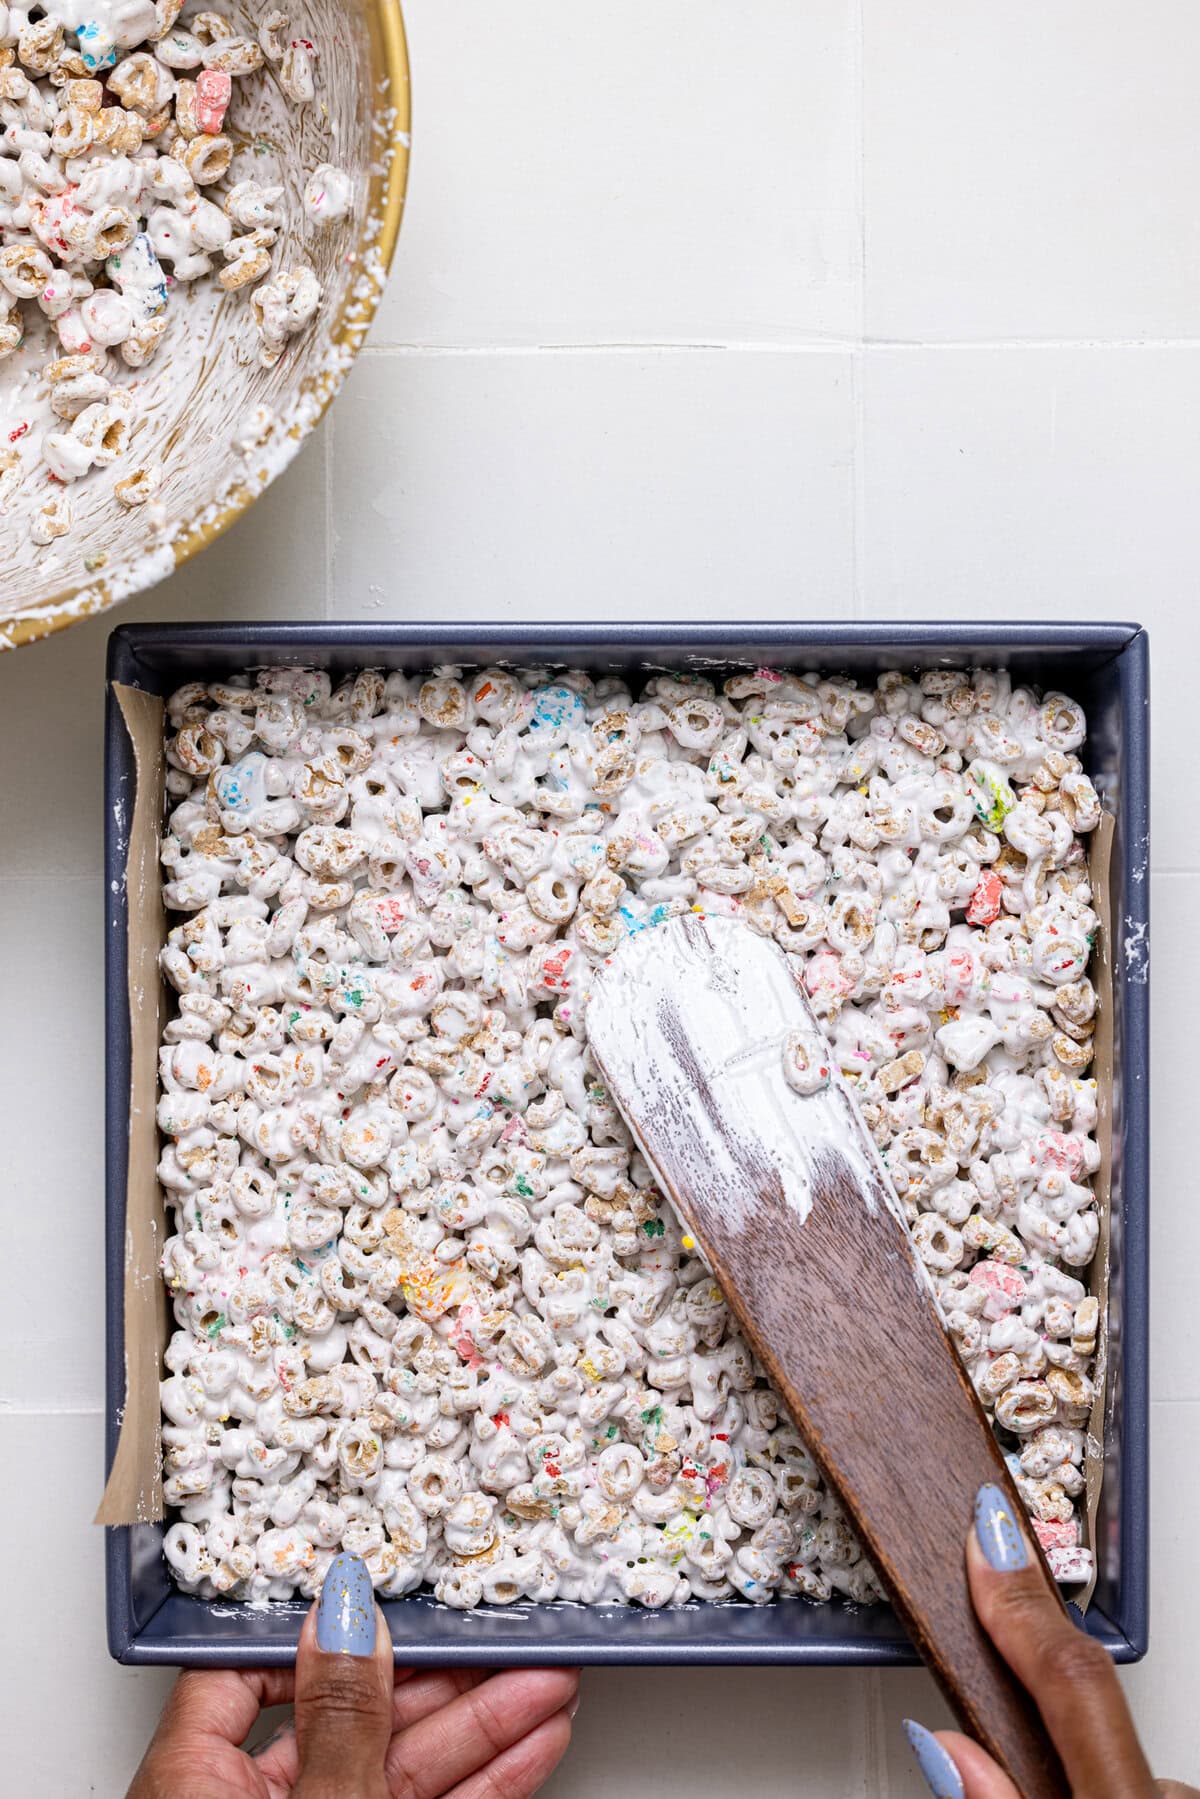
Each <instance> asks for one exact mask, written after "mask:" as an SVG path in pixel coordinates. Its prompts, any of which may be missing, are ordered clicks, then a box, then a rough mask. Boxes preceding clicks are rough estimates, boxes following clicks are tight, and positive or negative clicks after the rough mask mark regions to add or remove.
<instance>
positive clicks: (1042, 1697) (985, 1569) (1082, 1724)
mask: <svg viewBox="0 0 1200 1799" xmlns="http://www.w3.org/2000/svg"><path fill="white" fill-rule="evenodd" d="M967 1580H968V1582H969V1583H970V1588H971V1598H972V1600H973V1602H974V1605H975V1610H976V1613H977V1614H978V1617H979V1621H980V1623H981V1624H982V1625H983V1627H984V1629H985V1630H986V1631H987V1633H988V1635H989V1636H990V1637H991V1639H992V1641H993V1643H994V1644H995V1645H996V1647H997V1649H998V1650H999V1651H1000V1653H1001V1655H1002V1656H1003V1657H1004V1659H1005V1661H1006V1662H1007V1663H1008V1665H1009V1667H1010V1668H1011V1669H1012V1670H1013V1673H1014V1674H1015V1675H1016V1676H1017V1678H1018V1679H1019V1680H1020V1681H1021V1683H1022V1685H1023V1686H1024V1687H1025V1688H1026V1689H1027V1690H1028V1692H1029V1693H1030V1694H1031V1695H1032V1697H1033V1699H1034V1701H1035V1702H1036V1704H1037V1707H1038V1710H1039V1711H1040V1712H1041V1714H1042V1721H1043V1722H1044V1724H1045V1726H1046V1729H1047V1730H1048V1731H1049V1733H1050V1736H1051V1737H1052V1738H1053V1741H1054V1746H1055V1748H1056V1749H1057V1750H1058V1753H1059V1755H1060V1756H1061V1757H1062V1761H1063V1766H1064V1768H1065V1769H1066V1771H1067V1775H1068V1777H1069V1778H1070V1781H1071V1785H1072V1789H1073V1791H1074V1792H1076V1793H1087V1794H1088V1795H1089V1796H1090V1799H1103V1796H1105V1795H1110V1794H1111V1795H1113V1799H1144V1796H1146V1799H1148V1796H1149V1795H1152V1794H1153V1793H1154V1791H1155V1787H1154V1783H1153V1781H1152V1780H1151V1778H1150V1770H1149V1768H1148V1767H1147V1766H1146V1762H1145V1758H1144V1756H1143V1755H1142V1750H1141V1745H1140V1744H1139V1742H1138V1739H1137V1733H1136V1731H1135V1730H1134V1727H1133V1720H1132V1718H1131V1717H1130V1715H1129V1707H1128V1706H1127V1705H1126V1703H1125V1696H1124V1694H1123V1693H1122V1691H1121V1686H1120V1683H1119V1681H1118V1679H1117V1674H1116V1669H1115V1668H1114V1667H1113V1665H1112V1662H1111V1661H1110V1660H1109V1657H1108V1654H1107V1652H1106V1651H1105V1650H1104V1648H1103V1647H1102V1646H1101V1644H1099V1643H1098V1642H1096V1640H1095V1638H1094V1637H1089V1636H1088V1635H1087V1633H1086V1632H1085V1631H1083V1630H1081V1629H1079V1627H1078V1626H1077V1625H1076V1624H1074V1623H1073V1622H1072V1620H1071V1617H1070V1615H1069V1614H1068V1612H1067V1609H1066V1607H1065V1606H1064V1605H1063V1603H1062V1600H1061V1599H1060V1598H1059V1596H1058V1591H1057V1589H1056V1588H1055V1587H1054V1586H1053V1585H1052V1584H1051V1581H1050V1578H1049V1576H1048V1574H1047V1572H1046V1570H1045V1568H1044V1567H1043V1565H1042V1562H1041V1560H1040V1558H1039V1557H1038V1556H1037V1555H1036V1554H1035V1553H1034V1551H1033V1548H1032V1546H1031V1545H1030V1543H1029V1539H1028V1537H1027V1536H1026V1534H1025V1531H1024V1530H1023V1528H1022V1527H1021V1525H1020V1523H1019V1522H1018V1520H1017V1518H1016V1516H1015V1515H1014V1513H1013V1511H1012V1510H1011V1509H1010V1508H1009V1504H1008V1499H1007V1497H1006V1495H1005V1494H1004V1493H1003V1492H1002V1491H1001V1490H1000V1489H999V1488H998V1487H994V1486H991V1485H988V1486H984V1487H981V1488H980V1489H979V1495H978V1498H977V1499H976V1502H975V1529H974V1530H973V1531H972V1532H970V1534H969V1536H968V1538H967ZM956 1759H957V1758H956ZM960 1765H961V1764H960ZM980 1791H981V1792H982V1791H983V1789H982V1788H980Z"/></svg>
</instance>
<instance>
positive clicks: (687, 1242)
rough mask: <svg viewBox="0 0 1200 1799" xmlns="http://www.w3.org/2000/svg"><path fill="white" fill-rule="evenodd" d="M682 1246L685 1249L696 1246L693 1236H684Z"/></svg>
mask: <svg viewBox="0 0 1200 1799" xmlns="http://www.w3.org/2000/svg"><path fill="white" fill-rule="evenodd" d="M683 1247H684V1248H685V1249H695V1247H696V1239H695V1237H685V1238H684V1239H683Z"/></svg>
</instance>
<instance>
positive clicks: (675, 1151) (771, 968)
mask: <svg viewBox="0 0 1200 1799" xmlns="http://www.w3.org/2000/svg"><path fill="white" fill-rule="evenodd" d="M623 959H624V960H623ZM614 976H615V977H616V978H613V977H614ZM793 1029H796V1030H799V1031H801V1032H802V1033H807V1034H808V1035H807V1041H808V1042H810V1043H811V1044H812V1045H813V1046H814V1048H815V1050H816V1061H817V1068H816V1079H817V1082H818V1083H821V1082H826V1083H827V1084H826V1085H825V1086H824V1087H823V1088H822V1089H821V1090H820V1091H818V1092H814V1093H811V1094H808V1093H806V1094H805V1095H804V1096H801V1095H800V1094H799V1093H797V1092H796V1091H794V1090H792V1088H791V1087H790V1086H789V1084H788V1082H787V1081H786V1080H785V1078H784V1076H783V1074H782V1072H781V1071H782V1045H783V1044H784V1042H785V1041H789V1040H790V1036H791V1032H792V1031H793ZM588 1031H589V1036H590V1039H591V1044H592V1051H593V1054H594V1055H595V1056H596V1059H597V1061H598V1062H599V1064H600V1068H601V1072H602V1073H603V1075H604V1077H605V1080H606V1083H607V1085H608V1088H609V1091H610V1092H611V1094H612V1096H613V1098H614V1099H615V1100H616V1103H617V1105H618V1106H619V1107H620V1109H621V1111H622V1113H623V1115H624V1117H625V1119H626V1121H627V1123H628V1124H629V1127H630V1129H631V1131H632V1132H633V1135H634V1137H635V1138H636V1139H637V1142H638V1144H639V1146H640V1147H641V1149H642V1151H643V1153H644V1155H645V1156H646V1159H647V1161H648V1162H649V1163H650V1165H651V1167H652V1168H653V1170H654V1172H655V1175H656V1177H657V1179H658V1181H659V1184H660V1186H661V1187H662V1189H663V1191H664V1192H665V1193H666V1194H667V1195H668V1197H669V1198H670V1200H671V1201H672V1203H673V1204H674V1206H675V1209H676V1211H677V1212H678V1213H679V1216H680V1218H681V1219H682V1220H683V1223H684V1225H685V1227H686V1229H687V1230H689V1231H690V1232H691V1233H692V1235H693V1236H694V1237H695V1238H696V1239H697V1240H698V1242H699V1244H700V1246H701V1248H702V1250H703V1252H704V1254H705V1257H706V1260H707V1261H708V1264H709V1266H710V1267H711V1269H712V1272H713V1274H714V1275H715V1277H716V1279H717V1280H718V1281H719V1282H720V1284H721V1286H722V1288H723V1289H724V1292H725V1296H726V1298H727V1300H728V1302H729V1305H730V1307H731V1309H732V1310H733V1312H734V1313H735V1314H736V1316H737V1318H738V1321H739V1323H740V1325H741V1327H742V1330H743V1331H744V1333H745V1335H746V1337H747V1339H748V1341H749V1342H750V1344H751V1345H752V1347H753V1349H754V1351H755V1353H756V1354H757V1356H758V1358H759V1360H760V1361H761V1363H762V1364H763V1366H764V1368H765V1369H766V1370H767V1372H768V1374H769V1375H770V1377H771V1380H772V1382H773V1383H774V1386H775V1388H776V1391H777V1392H778V1393H779V1395H780V1397H781V1398H782V1399H783V1401H784V1403H785V1404H786V1405H787V1407H788V1409H789V1410H790V1412H791V1414H792V1416H793V1418H794V1419H795V1421H796V1424H797V1426H798V1428H799V1430H800V1432H801V1434H802V1435H803V1437H804V1439H805V1442H806V1443H807V1445H808V1447H809V1449H810V1451H811V1452H812V1455H813V1457H814V1459H815V1461H816V1462H817V1464H818V1466H819V1467H820V1469H821V1471H822V1473H823V1474H824V1475H825V1477H826V1479H827V1481H828V1482H829V1484H830V1486H831V1487H832V1488H833V1490H834V1491H835V1492H836V1494H837V1496H838V1498H839V1500H840V1502H841V1504H842V1505H843V1507H844V1508H845V1511H846V1513H847V1514H848V1517H849V1519H850V1521H851V1523H852V1524H853V1527H854V1530H855V1532H856V1533H857V1535H858V1537H859V1540H860V1541H861V1542H862V1544H863V1545H864V1547H865V1549H866V1551H867V1554H868V1556H869V1557H870V1560H871V1562H872V1564H873V1566H874V1567H875V1568H876V1570H877V1571H878V1574H879V1577H880V1579H881V1580H882V1581H883V1584H884V1586H885V1587H886V1589H887V1591H888V1593H889V1595H890V1597H891V1600H892V1603H893V1605H894V1606H895V1608H896V1611H897V1613H898V1614H899V1616H900V1618H901V1620H902V1621H903V1623H904V1625H905V1628H906V1629H907V1631H908V1633H909V1635H910V1637H911V1638H912V1641H913V1643H914V1645H915V1647H916V1648H917V1649H918V1651H919V1652H920V1654H921V1655H922V1656H923V1657H924V1659H925V1661H926V1662H927V1664H928V1665H929V1668H930V1669H931V1671H932V1673H933V1674H934V1676H935V1677H936V1679H937V1680H938V1681H939V1683H940V1684H941V1686H942V1688H943V1690H944V1691H945V1693H946V1696H947V1698H948V1699H949V1701H950V1703H951V1705H952V1706H953V1708H954V1710H955V1712H956V1713H957V1715H958V1717H959V1718H960V1719H961V1721H962V1723H963V1725H964V1727H965V1728H966V1729H967V1730H968V1731H969V1732H970V1734H971V1735H972V1736H973V1737H975V1738H976V1740H977V1741H978V1742H980V1743H981V1744H982V1745H983V1747H984V1748H985V1749H986V1750H987V1751H988V1752H989V1753H990V1754H991V1755H992V1756H993V1757H994V1758H995V1760H996V1761H997V1762H998V1763H999V1764H1000V1766H1001V1767H1002V1768H1003V1769H1004V1770H1005V1771H1006V1772H1007V1773H1008V1774H1009V1776H1010V1777H1011V1779H1012V1780H1013V1781H1014V1782H1015V1783H1016V1785H1017V1787H1018V1788H1019V1790H1020V1792H1021V1793H1022V1794H1023V1795H1024V1799H1067V1795H1068V1793H1069V1788H1068V1785H1067V1781H1066V1777H1065V1775H1064V1773H1063V1769H1062V1766H1061V1763H1060V1761H1059V1758H1058V1755H1057V1753H1056V1751H1055V1749H1054V1746H1053V1744H1052V1743H1051V1742H1050V1739H1049V1737H1048V1736H1047V1734H1046V1731H1045V1728H1044V1726H1043V1725H1042V1722H1041V1720H1040V1718H1039V1716H1038V1714H1037V1711H1036V1709H1035V1707H1034V1705H1033V1703H1032V1701H1031V1700H1030V1698H1029V1695H1028V1694H1027V1693H1026V1692H1025V1690H1024V1688H1023V1687H1021V1685H1020V1684H1019V1682H1018V1681H1017V1680H1016V1679H1015V1677H1014V1676H1013V1674H1012V1672H1011V1671H1010V1669H1009V1668H1008V1666H1007V1664H1006V1663H1005V1662H1004V1661H1003V1659H1002V1658H1001V1657H1000V1655H999V1654H998V1653H997V1651H996V1650H995V1649H994V1648H993V1646H992V1644H991V1642H990V1640H989V1639H988V1637H987V1636H986V1635H985V1633H984V1631H983V1630H982V1629H981V1627H980V1625H979V1622H978V1620H977V1618H976V1616H975V1612H974V1609H973V1607H972V1605H971V1598H970V1593H969V1591H968V1588H967V1581H966V1570H965V1564H964V1559H963V1557H964V1537H965V1534H966V1531H967V1529H968V1526H969V1523H970V1520H971V1517H972V1513H973V1509H974V1503H975V1497H976V1494H977V1492H978V1490H979V1488H980V1487H981V1486H982V1485H983V1484H984V1483H985V1482H991V1483H992V1484H993V1485H995V1486H997V1487H998V1488H1000V1490H1001V1491H1002V1493H1003V1494H1004V1495H1005V1497H1006V1498H1007V1500H1008V1503H1009V1505H1010V1506H1011V1508H1012V1515H1013V1517H1014V1519H1017V1518H1019V1517H1020V1516H1021V1504H1020V1498H1019V1496H1018V1494H1017V1491H1016V1488H1015V1486H1014V1485H1013V1482H1012V1479H1011V1477H1010V1475H1009V1472H1008V1469H1007V1467H1006V1466H1005V1463H1004V1458H1003V1455H1002V1454H1001V1451H1000V1448H999V1445H998V1444H997V1442H996V1439H995V1436H994V1435H993V1432H992V1430H991V1427H990V1425H989V1424H988V1421H987V1418H986V1416H985V1414H984V1411H983V1408H982V1406H981V1405H980V1403H979V1400H978V1398H977V1396H976V1394H975V1391H974V1389H973V1388H972V1386H971V1382H970V1380H969V1379H968V1377H967V1374H966V1371H965V1369H964V1368H963V1365H962V1362H961V1361H960V1359H959V1357H958V1354H957V1352H956V1351H955V1349H954V1346H953V1344H952V1342H951V1340H950V1338H949V1336H948V1334H947V1332H946V1330H945V1328H944V1326H943V1324H942V1322H941V1318H940V1316H939V1314H938V1311H937V1308H936V1305H935V1302H934V1298H933V1293H932V1289H931V1287H930V1284H929V1280H928V1278H927V1276H926V1274H925V1271H924V1268H923V1267H922V1266H921V1265H920V1264H919V1263H918V1262H917V1260H916V1257H915V1255H914V1251H913V1247H912V1243H911V1240H910V1238H909V1235H908V1232H907V1230H906V1228H905V1226H904V1223H903V1221H902V1215H901V1213H900V1209H899V1204H898V1201H897V1200H896V1197H895V1193H894V1191H893V1190H892V1188H891V1185H890V1182H889V1181H888V1179H887V1176H886V1173H885V1171H884V1169H883V1167H882V1165H881V1163H880V1161H879V1158H878V1155H877V1153H876V1150H875V1146H874V1144H873V1142H872V1141H871V1138H870V1136H869V1134H868V1133H867V1131H866V1128H865V1126H864V1125H863V1122H862V1119H861V1117H860V1115H859V1112H858V1109H857V1106H856V1105H855V1103H854V1101H853V1098H852V1096H851V1093H850V1089H849V1087H848V1086H847V1085H846V1083H845V1082H844V1081H843V1080H842V1077H841V1076H840V1074H839V1073H838V1071H837V1070H836V1069H834V1068H833V1067H832V1058H829V1057H826V1056H825V1055H824V1053H823V1052H822V1051H821V1050H820V1045H821V1043H822V1042H823V1039H822V1038H821V1034H820V1030H819V1027H818V1026H817V1023H816V1020H815V1018H814V1017H813V1015H812V1012H811V1009H810V1008H809V1006H808V1002H807V999H806V997H805V996H804V995H802V994H801V993H800V992H799V991H798V989H797V988H796V986H795V984H794V982H793V980H792V978H791V971H790V969H789V967H788V964H787V963H786V962H785V961H784V959H783V957H782V955H781V954H780V953H779V951H778V950H777V949H776V948H775V947H774V945H772V944H769V943H766V942H764V941H763V940H762V939H760V938H757V937H755V936H754V935H753V934H752V933H751V932H750V931H749V930H747V929H746V927H745V926H742V925H735V924H733V923H731V922H730V921H726V920H722V919H706V920H704V921H700V920H698V919H680V920H676V921H672V922H671V923H668V924H666V925H663V926H661V927H659V928H658V929H657V930H654V931H647V932H646V933H645V934H644V937H643V938H642V939H640V940H639V939H635V940H634V941H633V943H632V944H630V945H627V946H625V947H624V948H623V949H622V950H621V952H620V953H619V955H618V957H617V958H616V959H615V961H614V963H613V965H612V969H611V970H610V971H608V972H606V974H605V976H604V977H603V979H602V980H601V981H600V982H599V983H598V986H597V989H596V992H595V993H594V995H593V997H592V1000H591V1002H590V1004H589V1009H588ZM826 1061H827V1062H828V1063H829V1064H830V1066H828V1067H826V1066H824V1065H823V1064H824V1063H825V1062H826ZM1038 1553H1039V1554H1040V1551H1039V1552H1038ZM1049 1578H1050V1577H1049V1574H1048V1572H1047V1579H1049ZM1055 1591H1057V1589H1055Z"/></svg>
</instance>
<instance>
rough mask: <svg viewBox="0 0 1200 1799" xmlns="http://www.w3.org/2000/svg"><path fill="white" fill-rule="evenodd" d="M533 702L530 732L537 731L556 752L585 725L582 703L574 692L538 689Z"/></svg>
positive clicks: (567, 688)
mask: <svg viewBox="0 0 1200 1799" xmlns="http://www.w3.org/2000/svg"><path fill="white" fill-rule="evenodd" d="M532 699H533V717H532V718H531V719H530V721H529V730H530V731H531V732H532V731H536V732H537V734H538V736H539V737H540V738H549V739H550V740H551V742H552V743H553V745H554V747H555V748H556V749H557V747H558V746H559V745H560V744H563V743H565V742H566V741H567V738H568V737H569V736H570V735H571V732H572V731H577V730H579V728H580V727H581V725H582V724H583V721H584V705H583V701H582V699H581V698H580V696H579V695H578V694H577V693H576V692H575V691H574V689H573V688H570V687H559V686H549V687H536V688H535V689H534V691H533V695H532Z"/></svg>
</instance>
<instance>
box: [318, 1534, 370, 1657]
mask: <svg viewBox="0 0 1200 1799" xmlns="http://www.w3.org/2000/svg"><path fill="white" fill-rule="evenodd" d="M317 1648H318V1649H322V1650H324V1652H325V1654H326V1655H374V1653H375V1593H374V1589H373V1588H372V1586H371V1576H370V1575H369V1574H368V1572H367V1564H366V1563H365V1562H364V1561H363V1559H362V1556H361V1555H350V1554H349V1553H347V1552H345V1551H343V1553H342V1554H341V1555H335V1556H334V1558H333V1560H332V1561H331V1562H330V1564H329V1572H328V1574H327V1575H326V1576H325V1579H324V1581H323V1582H322V1584H321V1601H320V1604H319V1605H318V1606H317Z"/></svg>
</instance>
